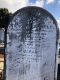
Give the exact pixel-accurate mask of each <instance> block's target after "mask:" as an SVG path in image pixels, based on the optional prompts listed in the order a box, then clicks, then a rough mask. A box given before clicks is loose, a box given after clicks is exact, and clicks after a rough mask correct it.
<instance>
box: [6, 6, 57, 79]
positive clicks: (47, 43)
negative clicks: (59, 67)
mask: <svg viewBox="0 0 60 80" xmlns="http://www.w3.org/2000/svg"><path fill="white" fill-rule="evenodd" d="M56 42H57V24H56V20H55V19H54V18H53V16H52V15H51V14H50V13H49V12H47V11H46V10H44V9H42V8H39V7H25V8H22V9H20V10H18V11H17V12H16V13H15V14H14V15H13V18H12V20H11V22H10V24H9V26H8V30H7V47H6V80H54V78H55V70H56V69H55V67H56V47H57V45H56V44H57V43H56Z"/></svg>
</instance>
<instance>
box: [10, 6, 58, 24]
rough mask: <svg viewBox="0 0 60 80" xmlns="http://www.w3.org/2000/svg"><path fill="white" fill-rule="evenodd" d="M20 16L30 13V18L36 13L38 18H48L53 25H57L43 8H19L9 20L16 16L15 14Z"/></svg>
mask: <svg viewBox="0 0 60 80" xmlns="http://www.w3.org/2000/svg"><path fill="white" fill-rule="evenodd" d="M19 13H20V14H21V13H24V14H26V13H30V15H31V14H32V16H34V15H35V14H36V13H37V14H38V16H39V15H40V16H47V17H48V16H49V17H50V18H51V19H52V20H53V21H54V24H56V25H57V21H56V19H55V18H54V16H53V15H52V14H51V13H50V12H48V11H47V10H46V9H44V8H41V7H37V6H27V7H23V8H21V9H19V10H17V11H16V12H15V13H14V14H13V16H12V18H11V20H13V18H14V17H15V16H16V15H17V14H19Z"/></svg>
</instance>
